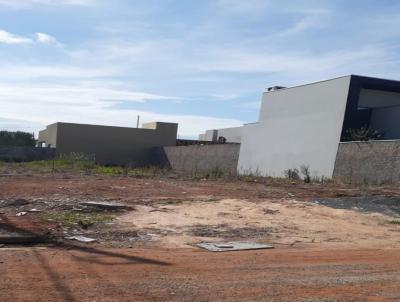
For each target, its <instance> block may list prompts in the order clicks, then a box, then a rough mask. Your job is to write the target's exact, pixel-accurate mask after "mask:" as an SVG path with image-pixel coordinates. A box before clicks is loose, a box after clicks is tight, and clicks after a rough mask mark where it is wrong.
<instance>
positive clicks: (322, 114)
mask: <svg viewBox="0 0 400 302" xmlns="http://www.w3.org/2000/svg"><path fill="white" fill-rule="evenodd" d="M362 127H364V128H366V129H373V130H376V131H377V132H379V133H381V137H380V138H379V139H383V140H385V139H400V82H399V81H392V80H384V79H377V78H371V77H363V76H356V75H350V76H344V77H340V78H335V79H331V80H327V81H321V82H317V83H311V84H307V85H301V86H297V87H291V88H281V89H272V90H269V91H266V92H265V93H264V94H263V98H262V107H261V111H260V116H259V120H258V122H257V123H252V124H247V125H245V126H244V127H243V132H242V140H241V148H240V155H239V162H238V173H240V174H249V173H252V174H257V175H260V176H273V177H281V176H283V175H284V171H285V170H288V169H295V168H297V169H298V168H299V167H301V166H307V167H309V169H310V171H311V172H312V173H313V174H314V175H316V176H324V177H329V178H331V177H332V176H333V173H334V168H335V160H336V157H337V152H338V147H339V143H340V142H341V141H346V140H351V138H350V139H349V138H347V136H348V135H349V133H351V131H352V130H357V129H361V128H362Z"/></svg>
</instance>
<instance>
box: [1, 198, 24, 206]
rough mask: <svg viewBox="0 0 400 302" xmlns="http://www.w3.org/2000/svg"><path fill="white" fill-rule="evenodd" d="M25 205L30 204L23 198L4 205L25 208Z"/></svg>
mask: <svg viewBox="0 0 400 302" xmlns="http://www.w3.org/2000/svg"><path fill="white" fill-rule="evenodd" d="M27 204H30V202H29V201H28V200H26V199H24V198H18V199H15V200H11V201H8V202H7V203H6V205H7V206H16V207H19V206H25V205H27Z"/></svg>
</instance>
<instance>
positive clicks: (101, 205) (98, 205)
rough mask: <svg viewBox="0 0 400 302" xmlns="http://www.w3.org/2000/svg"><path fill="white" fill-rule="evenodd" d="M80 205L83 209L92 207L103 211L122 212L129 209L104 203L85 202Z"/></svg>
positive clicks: (117, 204)
mask: <svg viewBox="0 0 400 302" xmlns="http://www.w3.org/2000/svg"><path fill="white" fill-rule="evenodd" d="M80 205H81V206H84V207H94V208H98V209H105V210H124V209H127V208H129V207H128V206H127V205H124V204H121V203H115V202H106V201H85V202H81V203H80Z"/></svg>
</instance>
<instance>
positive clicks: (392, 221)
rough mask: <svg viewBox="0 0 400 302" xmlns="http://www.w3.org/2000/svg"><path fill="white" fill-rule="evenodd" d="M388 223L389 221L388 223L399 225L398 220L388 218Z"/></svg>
mask: <svg viewBox="0 0 400 302" xmlns="http://www.w3.org/2000/svg"><path fill="white" fill-rule="evenodd" d="M388 223H389V224H396V225H400V220H390V221H389V222H388Z"/></svg>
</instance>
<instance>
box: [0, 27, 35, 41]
mask: <svg viewBox="0 0 400 302" xmlns="http://www.w3.org/2000/svg"><path fill="white" fill-rule="evenodd" d="M0 43H3V44H30V43H33V41H32V39H29V38H24V37H21V36H17V35H14V34H12V33H9V32H8V31H5V30H1V29H0Z"/></svg>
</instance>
